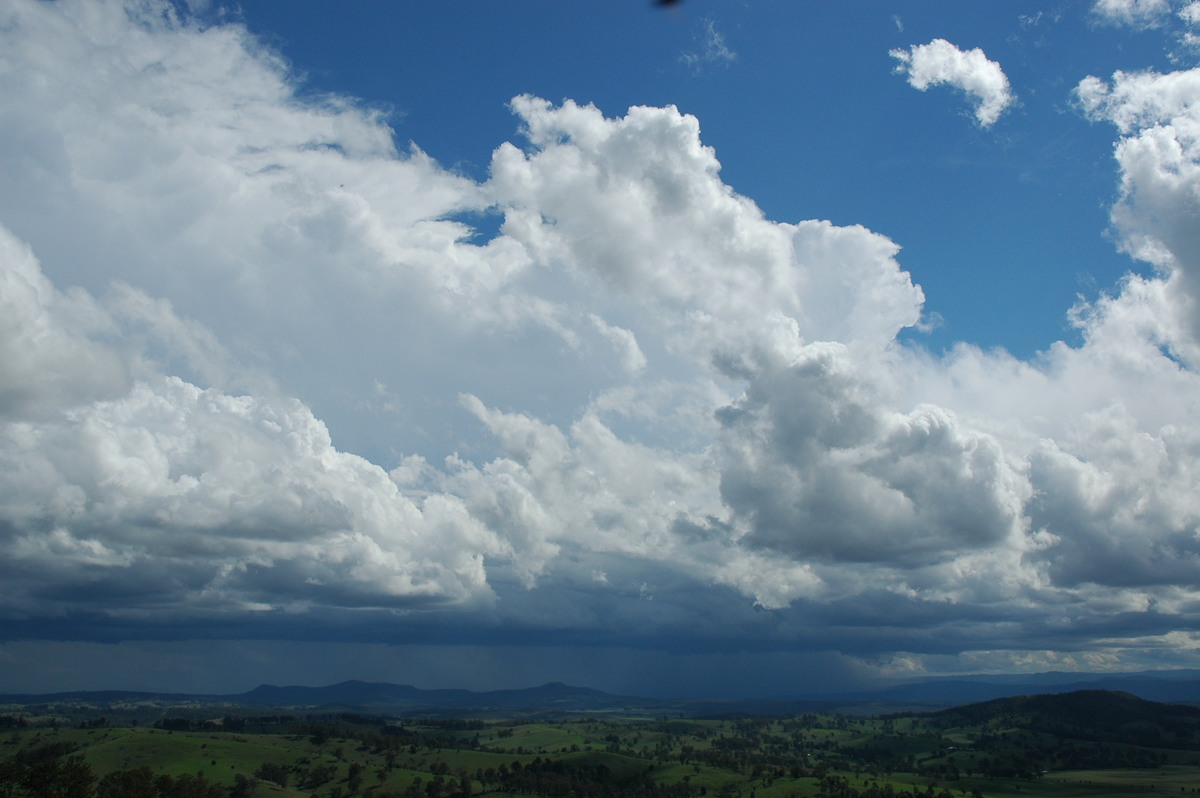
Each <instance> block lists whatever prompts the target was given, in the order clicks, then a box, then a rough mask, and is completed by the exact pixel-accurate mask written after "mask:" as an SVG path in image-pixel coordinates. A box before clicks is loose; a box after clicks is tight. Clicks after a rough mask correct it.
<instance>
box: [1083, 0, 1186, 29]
mask: <svg viewBox="0 0 1200 798" xmlns="http://www.w3.org/2000/svg"><path fill="white" fill-rule="evenodd" d="M1092 13H1093V14H1095V15H1096V16H1097V17H1099V18H1100V19H1101V20H1103V21H1104V22H1107V23H1109V24H1111V25H1129V26H1131V27H1135V28H1153V27H1156V26H1158V25H1161V24H1162V23H1163V22H1164V20H1165V19H1166V18H1167V16H1168V15H1169V14H1170V13H1171V3H1170V0H1096V4H1095V5H1094V6H1092Z"/></svg>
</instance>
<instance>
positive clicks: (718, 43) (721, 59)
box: [679, 19, 737, 72]
mask: <svg viewBox="0 0 1200 798" xmlns="http://www.w3.org/2000/svg"><path fill="white" fill-rule="evenodd" d="M701 24H702V28H701V30H700V32H699V33H698V34H697V35H696V40H697V44H698V45H699V48H698V49H697V50H694V51H691V52H687V53H684V54H683V55H681V56H680V57H679V60H680V61H682V62H683V63H684V64H685V65H686V66H687V67H688V68H689V69H691V70H693V71H697V72H698V71H699V70H700V68H701V67H703V66H704V65H705V64H730V63H732V62H734V61H736V60H737V53H735V52H734V51H733V50H731V49H729V45H728V44H726V43H725V35H724V34H723V33H721V32H720V31H719V30H717V24H716V23H715V22H713V21H712V20H711V19H706V20H704V21H703V22H702V23H701Z"/></svg>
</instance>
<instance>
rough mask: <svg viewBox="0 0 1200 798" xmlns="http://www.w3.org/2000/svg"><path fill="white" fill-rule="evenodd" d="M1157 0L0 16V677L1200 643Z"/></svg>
mask: <svg viewBox="0 0 1200 798" xmlns="http://www.w3.org/2000/svg"><path fill="white" fill-rule="evenodd" d="M1198 63H1200V2H1190V1H1184V0H1086V1H1085V0H1077V1H1074V2H1072V1H1071V0H1063V1H1062V2H1057V3H1053V4H1049V3H1044V2H1032V0H1030V1H1029V2H1026V0H1013V1H1012V2H1006V3H960V2H950V0H919V2H918V1H917V0H912V1H911V2H910V1H909V0H877V1H873V2H869V3H868V2H863V3H825V2H800V1H799V0H788V2H783V1H782V0H779V1H776V0H755V2H752V3H751V2H746V3H733V2H717V0H682V2H679V3H676V4H674V5H672V6H669V7H665V8H664V7H659V6H656V5H654V4H651V3H649V2H642V0H636V1H635V0H618V2H611V3H591V4H585V3H548V2H533V1H532V0H515V2H510V3H474V2H465V1H464V0H448V2H443V3H409V2H400V3H393V2H382V1H381V0H364V1H363V2H360V3H355V4H351V5H346V4H334V3H320V2H315V0H297V2H290V3H286V4H285V3H273V2H261V1H260V0H247V2H244V3H242V4H240V5H234V4H227V3H221V2H218V0H212V2H201V1H200V0H192V2H189V3H182V2H180V3H170V2H167V1H166V0H53V2H45V1H44V0H0V96H2V97H4V102H3V103H0V691H2V692H44V691H52V690H67V689H145V690H173V691H179V692H240V691H243V690H248V689H251V688H252V687H254V686H256V685H257V684H260V683H273V684H311V685H319V684H329V683H333V682H338V681H342V680H345V679H365V680H371V681H390V682H397V683H408V684H414V685H416V686H418V687H425V688H436V687H466V688H470V689H476V690H484V689H497V688H511V687H527V686H533V685H537V684H541V683H544V682H548V681H564V682H568V683H571V684H577V685H584V686H589V687H594V688H598V689H603V690H609V691H612V692H621V693H626V694H640V695H659V696H664V697H666V696H707V697H721V696H729V697H732V696H792V695H807V694H819V693H822V692H838V691H845V690H852V689H865V688H868V687H871V686H875V685H880V684H885V683H888V682H889V681H891V680H896V679H905V678H927V677H936V676H939V675H945V674H961V673H1023V672H1040V671H1051V670H1061V671H1087V672H1110V671H1136V670H1144V669H1173V668H1193V667H1200V635H1198V627H1200V492H1198V491H1196V490H1195V486H1196V484H1197V481H1198V477H1200V375H1198V373H1197V368H1198V367H1200V305H1198V304H1197V303H1198V302H1200V68H1198V67H1197V64H1198Z"/></svg>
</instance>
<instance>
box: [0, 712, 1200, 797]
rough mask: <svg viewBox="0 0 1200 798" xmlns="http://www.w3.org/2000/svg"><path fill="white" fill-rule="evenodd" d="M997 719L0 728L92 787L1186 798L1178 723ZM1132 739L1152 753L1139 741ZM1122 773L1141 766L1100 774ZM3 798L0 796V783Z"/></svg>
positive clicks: (308, 720)
mask: <svg viewBox="0 0 1200 798" xmlns="http://www.w3.org/2000/svg"><path fill="white" fill-rule="evenodd" d="M1004 711H1005V712H1006V713H1007V714H1004V715H1002V716H1000V717H1001V719H1002V720H1003V722H998V721H997V720H996V718H988V719H985V720H984V721H981V722H976V723H968V722H965V721H963V720H962V719H961V718H954V717H941V716H929V717H924V716H911V717H898V718H847V717H842V716H817V715H806V716H803V717H797V718H727V719H699V718H654V719H644V718H637V719H630V718H625V719H620V718H616V717H609V716H606V717H591V718H582V719H564V720H562V721H559V722H516V721H496V720H488V721H486V722H485V721H461V722H448V721H444V720H442V721H414V720H390V721H389V720H385V719H382V718H364V717H361V716H349V715H340V716H339V715H333V716H321V717H317V718H313V717H311V716H310V717H304V718H302V719H296V718H290V716H289V718H290V719H289V720H287V722H282V721H280V722H276V723H275V725H272V726H270V727H269V728H258V727H255V726H254V725H253V724H249V725H246V724H243V728H242V729H241V730H238V731H229V730H226V729H225V727H223V726H222V725H221V721H220V719H219V718H209V719H207V720H205V719H203V718H193V719H191V720H188V721H184V722H183V726H185V727H186V726H188V725H189V724H190V725H191V726H192V727H193V728H190V729H187V730H185V729H183V728H177V727H176V728H171V729H166V728H151V727H148V726H107V725H99V726H97V727H94V728H78V727H74V726H69V725H66V724H67V723H68V722H69V718H66V717H58V718H57V719H56V724H55V725H53V726H39V725H36V724H34V723H27V724H26V725H24V726H14V727H9V728H5V729H3V730H0V762H3V761H14V762H35V761H40V760H44V759H45V758H47V757H81V758H82V760H83V761H84V762H86V763H87V764H88V765H89V766H90V767H91V768H92V770H93V771H94V773H95V774H96V776H97V777H101V776H103V775H105V774H107V773H112V772H114V771H128V770H132V769H135V768H140V767H146V768H149V769H151V770H152V771H154V772H156V773H163V774H167V775H169V776H172V777H181V776H184V775H188V776H195V775H197V774H199V775H201V776H203V778H204V779H205V780H206V781H208V782H210V783H214V784H217V785H220V786H221V787H223V788H228V789H229V790H231V791H233V790H236V789H238V788H239V785H240V788H241V789H243V794H246V795H257V796H261V797H265V796H278V797H279V798H289V797H291V796H297V797H298V796H316V798H349V797H350V796H363V797H364V798H365V797H366V796H373V798H394V797H395V796H410V797H413V796H423V797H424V798H450V797H451V796H459V795H463V794H465V793H467V792H469V793H470V794H473V795H479V794H494V795H513V796H522V795H529V796H532V795H552V796H563V798H566V796H570V795H574V796H576V798H586V797H587V796H591V795H599V796H607V795H635V794H636V795H639V796H644V797H646V798H650V797H652V796H657V795H662V796H705V797H706V798H707V796H729V797H732V796H741V798H751V797H752V798H809V797H815V796H827V797H828V798H833V796H839V797H840V798H855V797H856V796H866V797H867V798H876V796H889V795H890V796H902V795H905V794H909V795H921V796H930V797H933V798H972V796H986V798H1010V797H1011V798H1033V797H1039V796H1044V797H1045V798H1084V797H1085V796H1112V797H1113V798H1120V797H1121V796H1156V795H1163V796H1165V795H1172V796H1180V795H1188V794H1197V793H1200V744H1198V743H1200V734H1197V735H1195V736H1194V738H1193V737H1188V736H1187V735H1188V734H1192V733H1193V732H1192V731H1189V729H1191V727H1189V726H1186V724H1184V725H1180V724H1181V723H1182V721H1179V720H1178V719H1177V718H1170V717H1167V718H1159V719H1157V720H1154V718H1153V717H1149V718H1142V717H1134V718H1132V719H1130V720H1129V721H1128V722H1123V723H1119V724H1115V725H1113V727H1112V729H1108V730H1104V729H1102V730H1099V731H1096V732H1095V733H1090V736H1088V735H1083V736H1079V734H1080V733H1078V732H1075V733H1076V735H1077V736H1075V737H1064V736H1063V735H1062V734H1058V733H1055V732H1054V731H1052V729H1057V728H1061V727H1062V724H1061V723H1060V720H1058V719H1055V718H1050V719H1049V720H1047V719H1046V718H1041V720H1037V718H1034V720H1030V718H1031V717H1033V716H1032V715H1031V716H1029V717H1025V716H1018V715H1015V714H1013V713H1012V711H1011V709H1005V710H1004ZM1039 717H1040V716H1039ZM41 720H42V721H43V722H44V721H46V720H47V718H42V719H41ZM176 721H178V719H176ZM84 723H92V724H95V723H96V721H95V720H94V719H92V720H90V721H85V722H84ZM206 723H207V724H208V725H205V724H206ZM1039 723H1040V724H1042V727H1039V726H1038V724H1039ZM1006 724H1007V725H1006ZM160 725H162V724H160ZM177 725H178V723H177ZM1043 727H1044V728H1043ZM1196 728H1197V729H1200V724H1197V727H1196ZM1122 735H1124V736H1122ZM1145 739H1153V740H1155V741H1157V743H1158V746H1157V747H1154V746H1146V745H1141V744H1139V742H1138V741H1140V740H1145ZM1167 743H1169V744H1167ZM1072 763H1074V764H1072ZM1079 763H1091V764H1089V765H1087V766H1082V765H1080V764H1079ZM1122 763H1126V764H1127V763H1142V764H1143V766H1137V767H1128V766H1127V767H1110V766H1109V765H1110V764H1111V765H1119V764H1122ZM1097 765H1099V766H1097ZM247 788H248V789H249V791H248V792H246V790H247ZM24 794H25V793H21V792H16V793H15V795H17V796H21V795H24ZM0 795H7V793H5V792H4V786H3V785H2V784H0Z"/></svg>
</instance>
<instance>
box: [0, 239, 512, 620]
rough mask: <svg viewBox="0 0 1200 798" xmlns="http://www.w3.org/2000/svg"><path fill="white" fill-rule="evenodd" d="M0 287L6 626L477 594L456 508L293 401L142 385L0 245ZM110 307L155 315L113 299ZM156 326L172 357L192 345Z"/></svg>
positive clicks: (118, 335) (29, 266) (109, 317)
mask: <svg viewBox="0 0 1200 798" xmlns="http://www.w3.org/2000/svg"><path fill="white" fill-rule="evenodd" d="M0 284H3V285H5V286H6V289H7V290H5V291H4V292H3V294H0V305H2V307H3V310H4V313H3V314H2V315H3V317H4V318H5V319H6V320H8V319H11V320H16V322H17V323H13V324H5V325H4V327H3V328H2V329H0V350H3V351H5V352H8V353H10V354H11V355H12V357H10V358H5V361H4V362H5V368H4V370H3V372H2V373H0V394H2V395H4V396H6V397H10V398H9V400H8V401H6V403H5V407H4V409H3V412H2V413H0V470H2V471H3V473H4V474H5V478H4V479H3V480H2V481H0V507H3V513H4V521H5V523H4V524H3V526H2V527H0V528H2V529H3V535H2V536H0V550H2V551H3V560H4V561H5V562H6V563H7V565H6V566H5V567H4V570H5V571H6V573H7V575H6V578H5V580H4V582H5V588H4V591H3V592H4V594H5V602H4V606H5V608H6V612H8V613H10V614H11V613H13V612H29V611H32V610H33V607H31V606H30V605H29V603H28V602H29V601H30V599H31V598H32V597H33V596H34V595H37V596H40V597H41V598H40V600H41V602H42V606H41V607H40V611H42V612H45V611H47V610H48V609H50V608H63V609H71V608H75V607H76V605H77V604H78V603H79V602H81V601H84V600H85V599H86V598H88V597H89V595H90V594H92V593H94V592H104V591H106V590H107V591H112V592H113V595H111V596H109V597H108V602H109V606H108V607H107V608H106V609H109V610H112V611H115V612H117V613H118V614H120V613H142V614H144V613H148V612H149V613H151V614H153V612H154V611H157V612H159V613H164V612H165V613H172V614H183V615H187V614H189V613H192V612H200V613H204V612H222V611H230V610H239V609H243V610H244V609H246V608H260V609H281V608H286V607H290V606H304V605H306V604H314V605H331V606H351V607H355V606H383V607H393V606H394V607H403V606H407V605H410V604H414V603H416V604H418V605H424V604H429V603H434V604H444V603H459V602H463V601H466V600H469V599H472V598H479V597H486V596H487V595H488V593H489V591H488V588H487V584H486V575H485V572H484V569H483V560H482V558H483V555H484V554H485V553H494V552H497V551H498V550H499V546H498V543H497V542H496V540H495V538H494V537H493V536H492V535H491V534H490V533H488V532H486V531H485V530H484V529H483V528H482V527H481V526H480V525H479V524H478V523H476V522H475V521H473V520H472V519H471V518H470V517H469V516H468V515H467V513H466V511H465V509H464V508H463V507H462V505H461V503H459V502H457V501H456V500H454V499H452V498H450V497H445V496H432V497H427V498H426V499H424V500H423V501H420V502H419V503H418V501H417V500H414V499H411V498H409V497H407V496H406V495H405V494H404V493H403V492H402V491H401V489H400V487H399V486H397V485H396V484H395V483H394V482H392V481H391V480H390V479H389V478H388V476H387V475H386V474H385V473H384V472H383V470H382V469H380V468H379V467H378V466H375V465H372V464H371V463H368V462H367V461H365V460H363V459H362V458H360V457H357V456H354V455H350V454H346V453H344V452H339V451H337V450H336V449H335V448H334V447H333V446H332V443H331V441H330V439H329V433H328V431H327V430H326V429H325V426H324V425H323V424H322V423H321V422H320V421H318V420H317V419H316V418H314V417H313V415H312V413H311V411H310V410H309V409H308V408H307V407H305V406H304V405H302V404H301V403H300V402H298V401H296V400H294V399H286V398H282V397H270V396H257V397H254V396H245V395H243V396H234V395H229V394H226V393H223V392H221V391H219V390H217V389H212V388H210V389H202V388H199V387H197V386H195V385H192V384H190V383H187V382H184V381H182V380H180V379H178V378H176V377H169V376H165V375H162V374H158V373H155V372H154V371H153V370H151V364H150V362H149V361H147V360H145V359H143V358H141V357H140V352H138V351H136V350H130V349H129V348H128V342H130V341H132V340H134V339H133V338H132V337H130V336H128V335H122V333H123V327H122V322H121V320H120V318H119V317H118V316H117V315H115V314H114V313H113V312H111V311H110V310H109V309H108V308H106V307H105V306H104V305H103V304H102V303H100V302H97V301H96V300H94V299H93V298H91V297H90V296H88V295H87V294H85V293H84V292H82V291H75V292H73V293H72V294H71V295H69V296H68V295H63V294H62V293H60V292H58V291H57V289H55V288H53V287H52V286H51V285H50V284H49V283H48V281H47V280H46V279H45V278H44V276H43V275H42V274H41V272H40V269H39V267H38V264H37V262H36V261H35V260H34V259H33V257H32V255H31V253H30V252H29V250H28V248H27V247H24V246H23V245H21V244H20V243H19V242H17V241H16V240H15V239H14V238H13V237H12V236H11V235H10V234H9V233H8V232H7V231H4V230H3V229H2V228H0ZM114 304H115V306H116V310H117V311H128V309H129V307H130V305H131V304H138V305H141V306H145V305H147V304H152V303H149V302H148V300H146V298H145V297H141V296H138V295H136V293H135V292H133V291H132V289H128V288H126V289H124V290H123V291H121V292H118V293H117V294H116V295H115V299H114ZM154 317H155V320H156V321H157V322H158V324H157V327H158V329H160V330H161V329H164V328H165V329H167V330H168V331H169V332H170V333H171V334H170V335H168V336H167V338H166V342H167V343H168V344H170V343H172V342H174V341H177V340H178V335H176V334H175V333H176V332H177V331H179V330H187V329H189V327H194V325H189V324H187V323H185V322H183V321H182V320H180V319H178V318H175V317H174V316H173V315H172V314H171V313H170V311H169V309H167V308H165V307H163V306H162V305H158V306H157V307H156V308H155V311H154ZM105 337H107V338H111V339H117V340H120V341H123V342H124V343H122V344H118V345H113V344H107V343H105V341H104V338H105ZM18 389H19V390H18ZM11 397H15V399H13V398H11ZM35 402H36V404H34V406H33V408H32V409H31V404H32V403H35ZM27 591H28V592H27Z"/></svg>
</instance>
